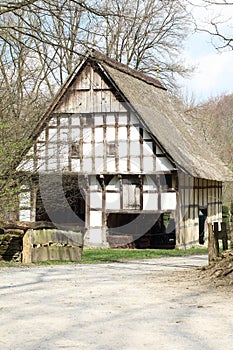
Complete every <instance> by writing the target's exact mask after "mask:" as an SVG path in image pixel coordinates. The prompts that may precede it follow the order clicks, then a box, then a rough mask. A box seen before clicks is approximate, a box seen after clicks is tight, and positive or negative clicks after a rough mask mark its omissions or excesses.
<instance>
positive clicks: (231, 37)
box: [189, 0, 233, 51]
mask: <svg viewBox="0 0 233 350" xmlns="http://www.w3.org/2000/svg"><path fill="white" fill-rule="evenodd" d="M189 4H191V6H196V7H197V6H198V7H200V8H202V9H203V10H204V9H206V10H208V11H211V10H213V8H215V10H217V12H218V13H217V12H216V11H214V12H213V13H214V14H213V15H212V18H211V19H210V20H209V21H208V22H206V23H203V25H201V24H200V23H198V24H197V23H196V20H195V19H194V23H195V28H196V31H198V32H204V33H208V34H209V35H210V38H211V41H212V43H213V45H214V47H215V48H216V49H218V50H220V51H222V50H225V49H231V50H232V49H233V26H232V16H231V12H232V10H233V1H231V0H201V1H200V2H199V3H198V4H197V3H196V2H194V1H192V0H190V1H189ZM223 9H225V10H226V9H227V12H228V13H229V15H225V16H224V17H223V16H222V15H221V12H222V10H223Z"/></svg>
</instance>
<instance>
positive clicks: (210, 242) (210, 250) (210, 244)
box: [208, 223, 216, 264]
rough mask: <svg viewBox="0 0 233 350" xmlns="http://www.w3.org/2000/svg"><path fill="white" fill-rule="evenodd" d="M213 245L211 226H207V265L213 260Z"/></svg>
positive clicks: (214, 255) (214, 254)
mask: <svg viewBox="0 0 233 350" xmlns="http://www.w3.org/2000/svg"><path fill="white" fill-rule="evenodd" d="M214 246H215V244H214V233H213V226H212V224H211V223H210V224H208V260H209V264H210V263H211V262H212V261H214V260H215V258H216V253H215V247H214Z"/></svg>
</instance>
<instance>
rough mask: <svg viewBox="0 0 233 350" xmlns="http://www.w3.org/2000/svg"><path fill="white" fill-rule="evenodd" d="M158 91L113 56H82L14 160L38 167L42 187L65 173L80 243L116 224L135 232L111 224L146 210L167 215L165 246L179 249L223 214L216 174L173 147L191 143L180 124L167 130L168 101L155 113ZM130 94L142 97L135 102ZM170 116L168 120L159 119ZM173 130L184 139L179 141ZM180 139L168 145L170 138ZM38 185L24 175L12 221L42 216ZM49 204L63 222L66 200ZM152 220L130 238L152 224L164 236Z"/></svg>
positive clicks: (104, 236) (93, 240)
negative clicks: (19, 157) (25, 181)
mask: <svg viewBox="0 0 233 350" xmlns="http://www.w3.org/2000/svg"><path fill="white" fill-rule="evenodd" d="M127 86H128V90H127V89H126V87H127ZM144 90H145V91H144ZM151 91H152V93H151ZM135 94H138V96H134V95H135ZM150 94H151V95H150ZM166 96H167V95H166V89H165V88H164V87H163V86H162V85H161V84H160V83H159V82H158V81H156V80H154V79H152V78H149V77H147V76H145V75H143V74H141V73H138V72H135V71H132V70H130V69H128V68H124V67H123V65H120V64H117V63H114V62H113V61H112V60H106V59H105V60H104V61H103V63H101V61H98V59H96V58H95V59H93V58H92V56H88V57H87V59H85V60H84V61H83V62H82V63H81V64H80V66H79V67H78V68H77V69H76V70H75V71H74V73H73V74H72V75H71V76H70V77H69V79H68V80H67V82H66V83H65V84H64V86H63V87H62V88H61V90H60V92H59V93H58V95H57V96H56V98H55V99H54V101H53V103H52V104H51V106H50V107H49V108H48V110H47V112H46V113H45V115H44V116H43V117H42V118H41V120H40V121H39V123H38V125H37V127H36V128H35V130H34V131H33V134H32V141H33V146H32V147H31V149H30V150H28V151H27V152H28V153H25V155H26V158H27V159H28V160H27V162H26V163H25V162H24V163H22V165H21V171H24V172H26V173H27V172H29V173H33V174H38V177H40V176H41V174H42V175H44V174H46V176H47V177H48V188H49V191H50V192H51V193H53V192H55V190H54V187H53V181H50V180H49V179H52V178H53V177H54V176H55V175H56V174H60V176H61V177H62V179H64V178H66V186H65V189H64V193H65V197H66V199H67V202H68V204H69V205H70V207H71V209H72V210H73V211H74V213H75V214H77V216H78V217H79V218H80V217H82V220H83V225H84V226H85V232H86V234H85V237H84V241H85V245H88V246H93V247H95V246H97V247H105V246H108V245H109V242H108V236H109V235H113V234H117V233H118V229H119V232H120V233H121V234H123V233H124V234H125V235H126V236H134V232H123V233H122V228H117V227H116V222H117V221H118V220H119V221H120V223H121V220H123V225H121V226H124V225H125V226H127V224H129V223H130V222H131V219H132V218H135V219H136V217H139V216H140V215H141V218H146V219H145V222H146V220H147V219H148V222H152V221H153V220H152V217H154V221H156V220H157V221H160V220H162V219H161V218H162V217H169V220H170V221H171V222H172V223H173V233H174V232H175V239H174V240H173V242H172V245H173V246H175V245H177V246H180V247H188V246H192V245H196V244H203V243H204V242H205V238H206V234H207V224H208V223H211V222H214V221H216V222H220V221H221V220H222V216H221V215H222V214H221V211H222V202H221V201H222V199H221V198H222V181H221V176H219V174H217V173H216V174H215V176H212V173H213V172H214V170H212V168H213V167H212V168H211V167H210V168H211V171H212V173H211V176H208V175H209V174H207V173H206V172H205V171H201V170H200V171H199V168H200V166H199V165H200V164H199V163H198V162H197V164H194V165H192V166H190V162H189V159H188V156H189V153H188V151H187V153H185V154H181V153H182V152H185V151H186V149H187V150H189V148H190V147H191V148H190V152H191V151H193V152H197V151H196V149H198V146H196V145H195V147H194V144H192V143H191V136H190V135H189V134H188V135H186V132H185V130H182V131H181V132H179V133H178V134H176V129H175V128H176V127H178V126H177V125H178V124H179V123H180V121H179V118H180V115H179V114H176V113H175V110H174V108H173V106H172V107H171V113H170V112H169V111H168V110H169V107H167V106H166V108H167V109H166V113H165V114H164V117H161V115H163V110H162V108H163V107H164V106H165V104H166V101H167V97H166ZM130 97H131V98H130ZM147 97H148V98H149V100H147ZM139 100H141V101H143V100H144V102H143V103H144V105H143V104H142V103H141V101H139ZM139 102H140V103H141V104H139V105H138V103H139ZM169 103H170V102H169ZM161 104H162V106H161ZM157 106H160V109H159V110H158V111H156V108H158V107H157ZM150 108H151V109H150ZM154 111H156V113H155V112H154ZM169 113H170V114H169ZM156 118H157V119H156ZM169 118H175V121H174V123H173V124H169V125H168V126H166V125H165V124H164V123H165V122H166V121H168V120H169ZM181 125H183V124H182V123H181ZM160 130H161V132H162V133H163V134H162V135H163V137H160V136H159V132H160ZM170 133H171V134H170ZM182 134H183V135H184V137H187V140H185V139H180V135H182ZM174 140H175V141H174ZM179 141H180V142H181V145H179V147H177V145H176V143H174V142H177V143H178V142H179ZM166 146H167V147H166ZM177 150H178V151H179V152H178V151H177ZM202 152H203V150H202ZM30 154H31V155H33V156H32V157H31V158H30ZM198 156H200V154H198ZM176 158H177V159H176ZM194 158H195V157H194ZM196 158H198V157H196ZM205 167H206V165H205ZM211 171H209V173H210V172H211ZM212 177H213V178H212ZM80 179H82V180H80ZM62 181H63V180H62ZM69 186H70V188H69ZM39 192H40V191H39V188H38V184H37V182H36V181H34V180H33V178H32V182H31V184H25V185H24V188H23V190H22V192H21V194H20V205H19V206H20V211H19V219H20V220H22V221H24V220H26V221H27V220H31V221H35V220H39V219H40V220H45V219H46V220H48V217H46V215H45V216H44V217H43V215H42V216H41V217H39V214H38V209H39V206H41V204H40V205H39V203H40V200H39V196H40V194H39ZM71 197H72V198H71ZM51 198H52V195H51ZM71 199H72V200H71ZM57 202H58V201H55V203H53V204H52V206H53V210H54V211H56V210H57V212H58V213H59V217H60V220H61V222H62V221H64V223H69V221H70V220H71V218H72V215H71V216H70V213H69V210H68V209H67V208H64V207H63V208H59V210H58V209H56V206H57ZM71 203H72V204H71ZM42 204H43V203H42ZM83 207H85V209H83ZM44 214H45V213H44ZM114 215H115V216H114ZM127 215H128V217H127ZM121 216H122V217H123V219H119V218H120V217H121ZM72 220H73V219H72ZM127 220H128V221H129V222H127ZM71 224H72V223H71ZM151 225H152V226H151V227H149V228H148V230H147V231H145V228H144V231H143V230H142V231H141V232H139V236H140V234H141V236H145V235H146V234H147V233H148V232H149V231H151V230H152V227H153V228H154V231H156V230H157V233H158V234H164V235H166V234H167V232H166V230H165V231H161V230H160V229H157V228H156V225H155V223H152V224H151ZM167 225H169V223H167ZM111 226H112V227H111ZM139 226H140V225H139ZM139 226H138V227H139ZM142 226H143V225H141V226H140V227H142ZM144 226H145V225H144ZM127 227H128V226H127ZM135 227H136V226H135ZM135 227H134V229H135V230H136V228H135ZM138 227H137V229H138ZM113 229H114V230H113ZM113 231H114V232H113ZM152 231H153V230H152ZM160 231H161V232H160ZM171 240H172V239H171Z"/></svg>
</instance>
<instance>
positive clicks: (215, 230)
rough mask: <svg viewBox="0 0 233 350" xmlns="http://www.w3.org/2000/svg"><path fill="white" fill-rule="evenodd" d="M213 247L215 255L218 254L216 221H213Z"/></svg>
mask: <svg viewBox="0 0 233 350" xmlns="http://www.w3.org/2000/svg"><path fill="white" fill-rule="evenodd" d="M214 246H215V247H214V249H215V254H216V256H218V255H219V242H218V222H214Z"/></svg>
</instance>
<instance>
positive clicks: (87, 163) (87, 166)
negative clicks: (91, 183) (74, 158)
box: [83, 158, 92, 173]
mask: <svg viewBox="0 0 233 350" xmlns="http://www.w3.org/2000/svg"><path fill="white" fill-rule="evenodd" d="M83 171H84V172H87V173H91V172H92V158H84V160H83Z"/></svg>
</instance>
